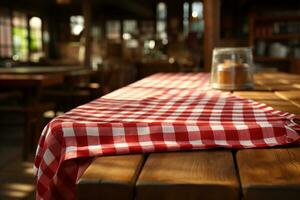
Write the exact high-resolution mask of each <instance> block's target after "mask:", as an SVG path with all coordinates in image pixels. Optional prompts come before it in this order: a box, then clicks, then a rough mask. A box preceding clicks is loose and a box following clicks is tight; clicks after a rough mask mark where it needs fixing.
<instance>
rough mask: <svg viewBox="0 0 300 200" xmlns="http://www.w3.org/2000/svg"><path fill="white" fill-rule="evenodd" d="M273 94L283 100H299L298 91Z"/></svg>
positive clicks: (299, 94)
mask: <svg viewBox="0 0 300 200" xmlns="http://www.w3.org/2000/svg"><path fill="white" fill-rule="evenodd" d="M275 94H276V95H277V96H279V97H281V98H282V99H285V100H300V91H278V92H275Z"/></svg>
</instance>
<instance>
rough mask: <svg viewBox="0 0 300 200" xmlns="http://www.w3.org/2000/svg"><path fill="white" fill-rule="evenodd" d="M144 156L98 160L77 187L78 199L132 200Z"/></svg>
mask: <svg viewBox="0 0 300 200" xmlns="http://www.w3.org/2000/svg"><path fill="white" fill-rule="evenodd" d="M144 159H145V157H144V156H143V155H123V156H108V157H99V158H96V159H95V161H94V162H93V164H92V165H90V166H89V168H88V169H87V170H86V172H85V173H84V175H83V176H82V177H81V179H80V180H79V183H78V185H77V191H78V195H77V197H78V199H103V200H106V199H107V200H118V199H122V200H131V199H134V187H135V182H136V180H137V177H138V175H139V172H140V170H141V168H142V166H143V163H144Z"/></svg>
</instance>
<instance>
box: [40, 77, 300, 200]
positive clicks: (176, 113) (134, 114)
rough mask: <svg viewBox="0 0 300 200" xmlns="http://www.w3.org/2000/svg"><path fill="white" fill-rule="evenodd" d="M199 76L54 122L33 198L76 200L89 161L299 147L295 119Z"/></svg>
mask: <svg viewBox="0 0 300 200" xmlns="http://www.w3.org/2000/svg"><path fill="white" fill-rule="evenodd" d="M208 80H209V74H205V73H176V74H171V73H170V74H168V73H165V74H164V73H160V74H155V75H152V76H150V77H147V78H145V79H143V80H141V81H138V82H135V83H133V84H131V85H129V86H127V87H124V88H121V89H119V90H116V91H114V92H112V93H110V94H108V95H106V96H103V97H102V98H99V99H96V100H94V101H92V102H90V103H87V104H84V105H82V106H79V107H77V108H75V109H73V110H71V111H69V112H67V113H65V114H64V115H62V116H59V117H57V118H55V119H53V120H52V121H51V122H50V123H49V124H48V125H47V126H46V127H45V128H44V131H43V132H42V135H41V138H40V142H39V145H38V148H37V153H36V159H35V165H34V169H35V173H36V176H37V195H36V197H37V199H53V198H55V199H74V198H75V184H76V181H77V180H78V179H79V177H80V176H81V175H82V173H83V172H84V170H85V169H86V167H87V166H88V165H89V164H90V162H91V160H92V158H93V157H95V156H101V155H116V154H128V153H145V152H161V151H177V150H192V149H206V148H213V147H224V148H255V147H268V146H275V145H284V144H288V143H292V142H297V141H299V135H298V134H297V132H296V131H295V130H294V129H293V127H292V126H293V125H292V123H291V121H290V119H291V118H292V117H293V116H294V115H293V114H289V113H284V112H281V111H277V110H274V109H273V108H271V107H268V106H267V105H265V104H261V103H257V102H254V101H252V100H247V99H243V98H240V97H236V96H233V95H231V94H230V93H226V92H219V91H214V90H212V89H211V88H210V87H209V84H208Z"/></svg>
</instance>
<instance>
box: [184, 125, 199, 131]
mask: <svg viewBox="0 0 300 200" xmlns="http://www.w3.org/2000/svg"><path fill="white" fill-rule="evenodd" d="M186 129H187V131H188V132H198V131H199V127H198V126H187V127H186Z"/></svg>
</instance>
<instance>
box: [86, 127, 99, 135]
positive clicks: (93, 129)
mask: <svg viewBox="0 0 300 200" xmlns="http://www.w3.org/2000/svg"><path fill="white" fill-rule="evenodd" d="M86 134H87V135H88V136H98V135H99V129H98V127H86Z"/></svg>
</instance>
